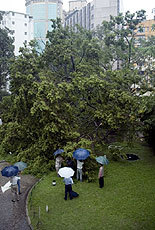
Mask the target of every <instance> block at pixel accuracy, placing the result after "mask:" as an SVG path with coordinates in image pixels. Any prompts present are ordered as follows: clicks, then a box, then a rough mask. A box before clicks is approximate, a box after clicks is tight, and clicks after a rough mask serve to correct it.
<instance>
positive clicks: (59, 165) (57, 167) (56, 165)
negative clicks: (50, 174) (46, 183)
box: [55, 155, 64, 176]
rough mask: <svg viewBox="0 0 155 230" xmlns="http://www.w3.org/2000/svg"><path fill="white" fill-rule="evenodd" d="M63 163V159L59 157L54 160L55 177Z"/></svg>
mask: <svg viewBox="0 0 155 230" xmlns="http://www.w3.org/2000/svg"><path fill="white" fill-rule="evenodd" d="M63 161H64V160H63V158H62V157H61V156H60V155H57V157H56V159H55V169H56V172H57V175H58V171H59V169H60V168H61V164H62V162H63ZM58 176H59V175H58Z"/></svg>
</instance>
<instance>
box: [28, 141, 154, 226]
mask: <svg viewBox="0 0 155 230" xmlns="http://www.w3.org/2000/svg"><path fill="white" fill-rule="evenodd" d="M132 152H133V151H132ZM133 153H135V154H137V155H138V156H139V157H140V159H141V160H138V161H135V162H110V164H109V165H108V166H106V168H107V169H106V171H107V173H106V177H105V187H104V188H103V189H99V187H98V181H97V180H96V181H95V182H94V183H87V182H82V183H80V182H76V181H75V184H74V185H73V190H74V191H76V192H78V193H79V197H78V198H75V199H73V200H71V201H70V200H67V201H65V200H64V184H63V182H62V178H58V177H57V176H56V173H55V172H53V173H51V174H49V175H48V176H45V177H44V178H43V179H42V180H41V182H40V183H39V184H38V185H36V187H35V189H34V190H33V191H32V193H31V195H30V196H29V214H30V217H31V221H32V225H33V227H34V229H41V230H91V229H92V230H100V229H103V230H117V229H119V230H154V229H155V202H154V201H155V156H153V155H152V153H151V151H150V149H149V148H148V147H146V146H140V145H135V147H134V152H133ZM53 180H56V182H57V184H56V186H52V181H53ZM46 205H48V208H49V211H48V212H46Z"/></svg>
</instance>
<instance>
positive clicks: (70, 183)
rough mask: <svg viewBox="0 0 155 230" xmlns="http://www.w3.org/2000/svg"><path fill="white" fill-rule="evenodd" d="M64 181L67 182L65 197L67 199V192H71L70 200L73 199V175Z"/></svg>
mask: <svg viewBox="0 0 155 230" xmlns="http://www.w3.org/2000/svg"><path fill="white" fill-rule="evenodd" d="M63 181H64V183H65V197H64V199H65V200H67V193H69V197H70V200H72V184H73V180H72V178H71V177H69V178H64V180H63Z"/></svg>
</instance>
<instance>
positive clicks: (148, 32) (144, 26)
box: [136, 18, 155, 40]
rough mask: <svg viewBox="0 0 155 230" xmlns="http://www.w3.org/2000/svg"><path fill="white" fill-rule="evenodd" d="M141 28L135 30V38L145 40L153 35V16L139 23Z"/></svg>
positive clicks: (154, 22) (154, 27) (154, 25)
mask: <svg viewBox="0 0 155 230" xmlns="http://www.w3.org/2000/svg"><path fill="white" fill-rule="evenodd" d="M139 26H141V29H138V30H137V31H136V39H139V38H142V39H145V40H147V39H148V37H151V36H155V18H154V19H150V20H146V21H143V22H141V23H140V25H139Z"/></svg>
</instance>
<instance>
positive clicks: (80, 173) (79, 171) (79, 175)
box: [77, 160, 84, 182]
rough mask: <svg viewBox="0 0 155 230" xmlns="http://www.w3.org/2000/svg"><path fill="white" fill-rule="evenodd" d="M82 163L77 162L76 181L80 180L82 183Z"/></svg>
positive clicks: (80, 161)
mask: <svg viewBox="0 0 155 230" xmlns="http://www.w3.org/2000/svg"><path fill="white" fill-rule="evenodd" d="M83 164H84V162H83V161H82V160H77V180H79V179H80V181H81V182H82V168H83Z"/></svg>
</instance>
